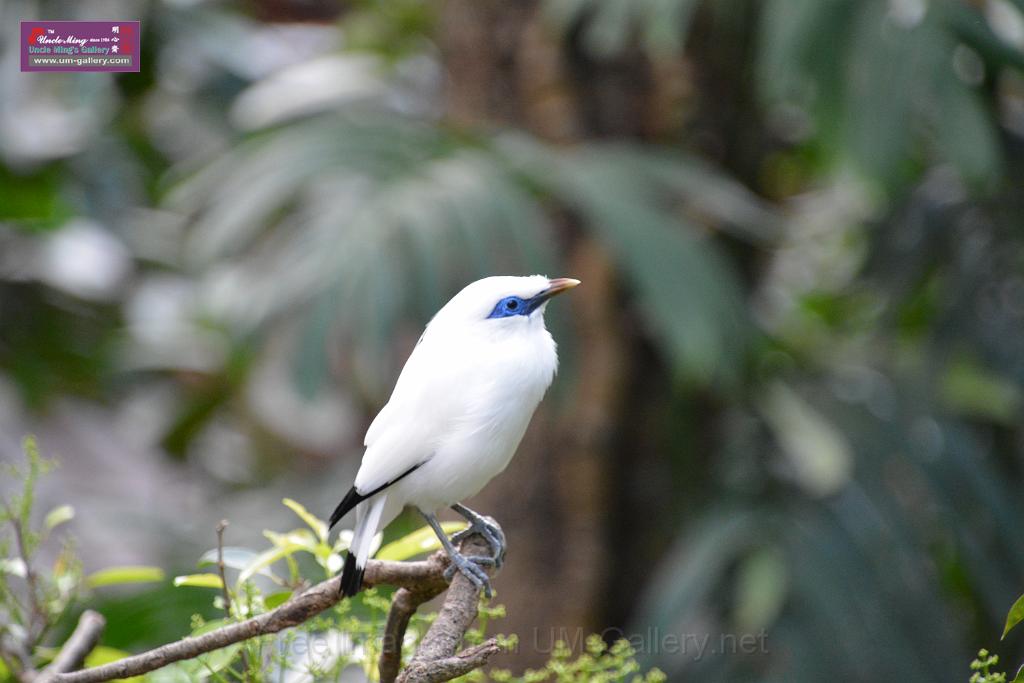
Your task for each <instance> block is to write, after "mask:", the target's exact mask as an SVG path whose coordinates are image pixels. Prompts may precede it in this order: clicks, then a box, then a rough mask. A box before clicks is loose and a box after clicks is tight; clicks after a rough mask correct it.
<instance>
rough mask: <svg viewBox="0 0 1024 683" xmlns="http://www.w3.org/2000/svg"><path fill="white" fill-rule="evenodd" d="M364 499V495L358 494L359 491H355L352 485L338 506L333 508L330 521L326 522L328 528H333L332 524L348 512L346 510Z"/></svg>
mask: <svg viewBox="0 0 1024 683" xmlns="http://www.w3.org/2000/svg"><path fill="white" fill-rule="evenodd" d="M365 499H366V496H363V495H360V493H359V491H356V487H355V486H353V487H352V488H350V489H349V490H348V493H346V494H345V497H344V498H342V499H341V502H340V503H338V507H336V508H334V512H332V513H331V521H330V524H328V526H327V528H328V530H330V529H333V528H334V525H335V524H337V523H338V522H340V521H341V518H342V517H344V516H345V515H347V514H348V511H349V510H351V509H352V508H354V507H355V506H356V505H359V503H361V502H362V501H364V500H365Z"/></svg>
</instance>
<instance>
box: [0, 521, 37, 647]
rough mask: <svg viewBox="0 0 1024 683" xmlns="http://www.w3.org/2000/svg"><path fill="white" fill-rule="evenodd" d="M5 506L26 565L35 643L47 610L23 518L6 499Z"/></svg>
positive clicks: (30, 636)
mask: <svg viewBox="0 0 1024 683" xmlns="http://www.w3.org/2000/svg"><path fill="white" fill-rule="evenodd" d="M4 507H6V508H7V510H6V513H7V516H8V517H9V518H10V522H11V526H12V527H14V541H15V543H16V544H17V546H18V555H19V556H20V558H21V561H22V563H23V564H24V565H25V583H26V585H27V586H28V604H29V610H30V611H31V614H30V615H29V624H28V642H33V643H34V642H35V640H36V638H38V637H39V634H38V633H36V632H35V631H36V629H37V628H41V626H42V625H45V624H46V612H45V610H43V608H42V607H41V606H40V604H39V582H38V581H37V580H36V572H35V570H34V569H32V562H31V558H30V557H29V553H28V545H27V544H26V543H25V531H24V529H22V528H21V519H20V518H19V517H17V516H15V515H14V513H13V512H12V510H11V508H10V507H8V506H7V502H6V501H4Z"/></svg>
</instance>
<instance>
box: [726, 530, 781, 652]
mask: <svg viewBox="0 0 1024 683" xmlns="http://www.w3.org/2000/svg"><path fill="white" fill-rule="evenodd" d="M787 582H788V571H787V569H786V563H785V558H784V557H783V556H782V553H781V552H779V550H777V549H776V548H762V549H759V550H757V551H755V552H754V553H753V554H752V555H750V556H749V557H747V558H745V559H744V560H743V561H742V563H741V564H740V567H739V574H738V576H737V579H736V627H737V629H738V631H739V632H741V633H753V632H755V631H757V630H759V629H766V628H769V627H770V626H771V624H772V622H774V621H775V618H776V617H777V616H778V615H779V612H780V611H781V610H782V607H783V604H784V603H785V599H786V584H787Z"/></svg>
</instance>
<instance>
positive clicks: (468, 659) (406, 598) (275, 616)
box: [46, 536, 498, 683]
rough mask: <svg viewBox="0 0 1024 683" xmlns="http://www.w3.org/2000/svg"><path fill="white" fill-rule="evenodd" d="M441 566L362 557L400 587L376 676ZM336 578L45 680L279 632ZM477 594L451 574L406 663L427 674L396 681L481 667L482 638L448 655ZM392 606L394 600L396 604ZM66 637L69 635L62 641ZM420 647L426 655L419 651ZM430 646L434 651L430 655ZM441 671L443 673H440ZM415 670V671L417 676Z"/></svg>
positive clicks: (471, 541)
mask: <svg viewBox="0 0 1024 683" xmlns="http://www.w3.org/2000/svg"><path fill="white" fill-rule="evenodd" d="M462 548H464V549H465V550H466V551H467V552H468V553H469V554H483V553H485V552H486V551H487V545H486V541H485V540H484V539H483V538H481V537H479V536H470V537H469V538H467V539H466V540H465V541H463V543H462ZM447 566H448V558H447V556H446V555H445V554H444V552H443V551H438V552H436V553H434V554H433V555H431V556H430V557H428V558H427V559H426V560H422V561H418V562H392V561H388V560H370V561H369V562H367V565H366V572H365V573H364V575H363V586H364V587H370V586H377V585H385V584H386V585H391V586H397V587H399V588H400V590H399V591H397V592H396V594H395V601H394V602H393V604H392V608H391V614H389V617H388V624H387V626H386V628H385V636H386V641H385V645H386V646H387V645H388V643H387V637H388V636H391V637H393V638H394V647H396V648H397V649H398V651H397V653H396V652H394V651H393V650H390V649H388V648H387V647H385V649H384V651H383V652H382V654H381V661H380V662H379V666H380V668H381V673H382V680H384V678H383V675H384V671H385V670H388V671H391V669H392V667H393V669H394V671H395V672H397V669H398V666H399V665H400V658H401V641H402V638H403V637H404V635H405V629H406V627H407V626H408V623H409V619H410V618H411V617H412V614H413V612H415V610H416V608H417V607H418V606H419V605H420V604H422V603H423V602H425V601H427V600H429V599H431V598H432V597H434V596H437V595H440V594H441V593H442V592H444V590H445V589H446V588H448V584H447V582H446V581H445V579H444V570H445V568H447ZM340 583H341V577H340V576H336V577H334V578H332V579H328V580H327V581H323V582H321V583H318V584H317V585H315V586H313V587H312V588H310V589H309V590H307V591H306V592H304V593H302V594H301V595H297V596H294V597H292V598H291V599H290V600H288V602H286V603H284V604H283V605H281V606H280V607H278V608H276V609H273V610H271V611H269V612H266V613H265V614H261V615H259V616H256V617H253V618H251V619H247V620H245V621H242V622H238V623H236V624H229V625H227V626H223V627H221V628H219V629H217V630H215V631H210V632H209V633H205V634H203V635H201V636H196V637H188V638H183V639H182V640H179V641H176V642H173V643H168V644H166V645H162V646H160V647H157V648H155V649H153V650H150V651H148V652H143V653H141V654H138V655H134V656H132V657H126V658H125V659H122V660H119V661H116V662H112V663H110V664H104V665H103V666H98V667H95V668H92V669H86V670H84V671H76V672H73V673H54V675H53V676H52V677H51V678H49V679H48V680H47V681H46V683H102V682H103V681H109V680H113V679H115V678H128V677H130V676H138V675H141V674H144V673H148V672H150V671H154V670H156V669H159V668H161V667H164V666H167V665H168V664H172V663H174V662H178V661H182V660H186V659H192V658H194V657H197V656H199V655H202V654H205V653H207V652H212V651H213V650H218V649H220V648H222V647H226V646H228V645H232V644H234V643H239V642H241V641H243V640H248V639H250V638H255V637H257V636H262V635H267V634H271V633H277V632H279V631H283V630H284V629H286V628H289V627H291V626H295V625H297V624H301V623H302V622H304V621H307V620H309V619H311V618H313V617H315V616H316V615H318V614H320V613H321V612H323V611H325V610H327V609H329V608H331V607H333V606H334V605H335V604H337V603H338V601H339V600H340V599H341V594H340ZM478 599H479V596H478V591H477V590H476V587H475V586H473V584H472V583H471V582H470V581H469V580H467V579H466V578H465V577H463V576H462V575H461V574H458V573H456V574H455V577H454V580H453V581H452V584H451V588H450V589H449V591H448V596H447V598H446V600H445V604H444V607H443V608H442V610H441V614H440V615H439V616H438V618H437V620H436V621H435V622H434V624H433V625H432V626H431V628H430V630H429V631H428V632H427V634H426V635H425V636H424V639H423V643H422V644H421V646H420V647H419V648H418V649H417V651H416V654H415V655H414V657H413V660H412V662H411V663H410V668H412V667H413V666H415V667H417V671H418V672H419V671H428V672H429V677H417V678H408V679H405V678H403V680H409V681H446V680H450V679H451V678H454V677H455V676H459V675H461V674H464V673H466V672H467V671H471V670H472V669H475V668H477V667H480V666H483V664H484V663H486V661H487V658H488V657H490V656H491V655H492V654H494V653H495V652H497V651H498V646H497V644H496V643H495V642H494V641H488V642H487V643H484V644H483V645H480V646H477V647H475V648H470V649H469V650H467V651H466V652H463V653H461V654H459V655H457V656H456V655H455V648H456V647H457V646H458V644H459V642H460V641H461V639H462V636H463V635H465V632H466V629H468V628H469V626H470V624H471V623H472V622H473V619H475V618H476V614H477V600H478ZM396 605H398V606H397V607H396ZM80 626H81V624H80ZM77 631H78V629H76V633H77ZM70 642H71V641H70V640H69V644H70ZM66 647H67V646H65V648H66ZM424 647H426V648H427V652H428V653H430V654H424ZM62 653H63V650H62ZM433 653H437V655H436V657H435V655H434V654H433ZM435 659H437V660H438V661H436V666H431V665H432V664H435V661H434V660H435ZM467 667H468V668H467ZM452 672H454V673H452ZM449 673H450V674H451V675H448V674H449ZM420 675H421V674H419V673H417V676H420ZM391 680H394V679H393V678H392V679H391Z"/></svg>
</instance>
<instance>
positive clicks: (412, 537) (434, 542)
mask: <svg viewBox="0 0 1024 683" xmlns="http://www.w3.org/2000/svg"><path fill="white" fill-rule="evenodd" d="M441 528H442V529H444V532H445V533H446V534H448V535H449V536H451V535H452V534H454V533H456V532H458V531H462V530H463V529H465V528H466V524H464V523H462V522H444V523H443V524H441ZM440 547H441V542H440V541H439V540H438V538H437V534H435V533H434V530H433V529H431V528H430V527H429V526H425V527H421V528H419V529H417V530H416V531H413V532H412V533H411V534H408V535H406V536H403V537H402V538H400V539H398V540H397V541H392V542H391V543H388V544H387V545H386V546H384V547H383V548H381V549H380V551H378V552H377V559H380V560H396V561H401V560H408V559H409V558H410V557H415V556H417V555H422V554H423V553H429V552H433V551H435V550H437V549H438V548H440Z"/></svg>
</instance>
